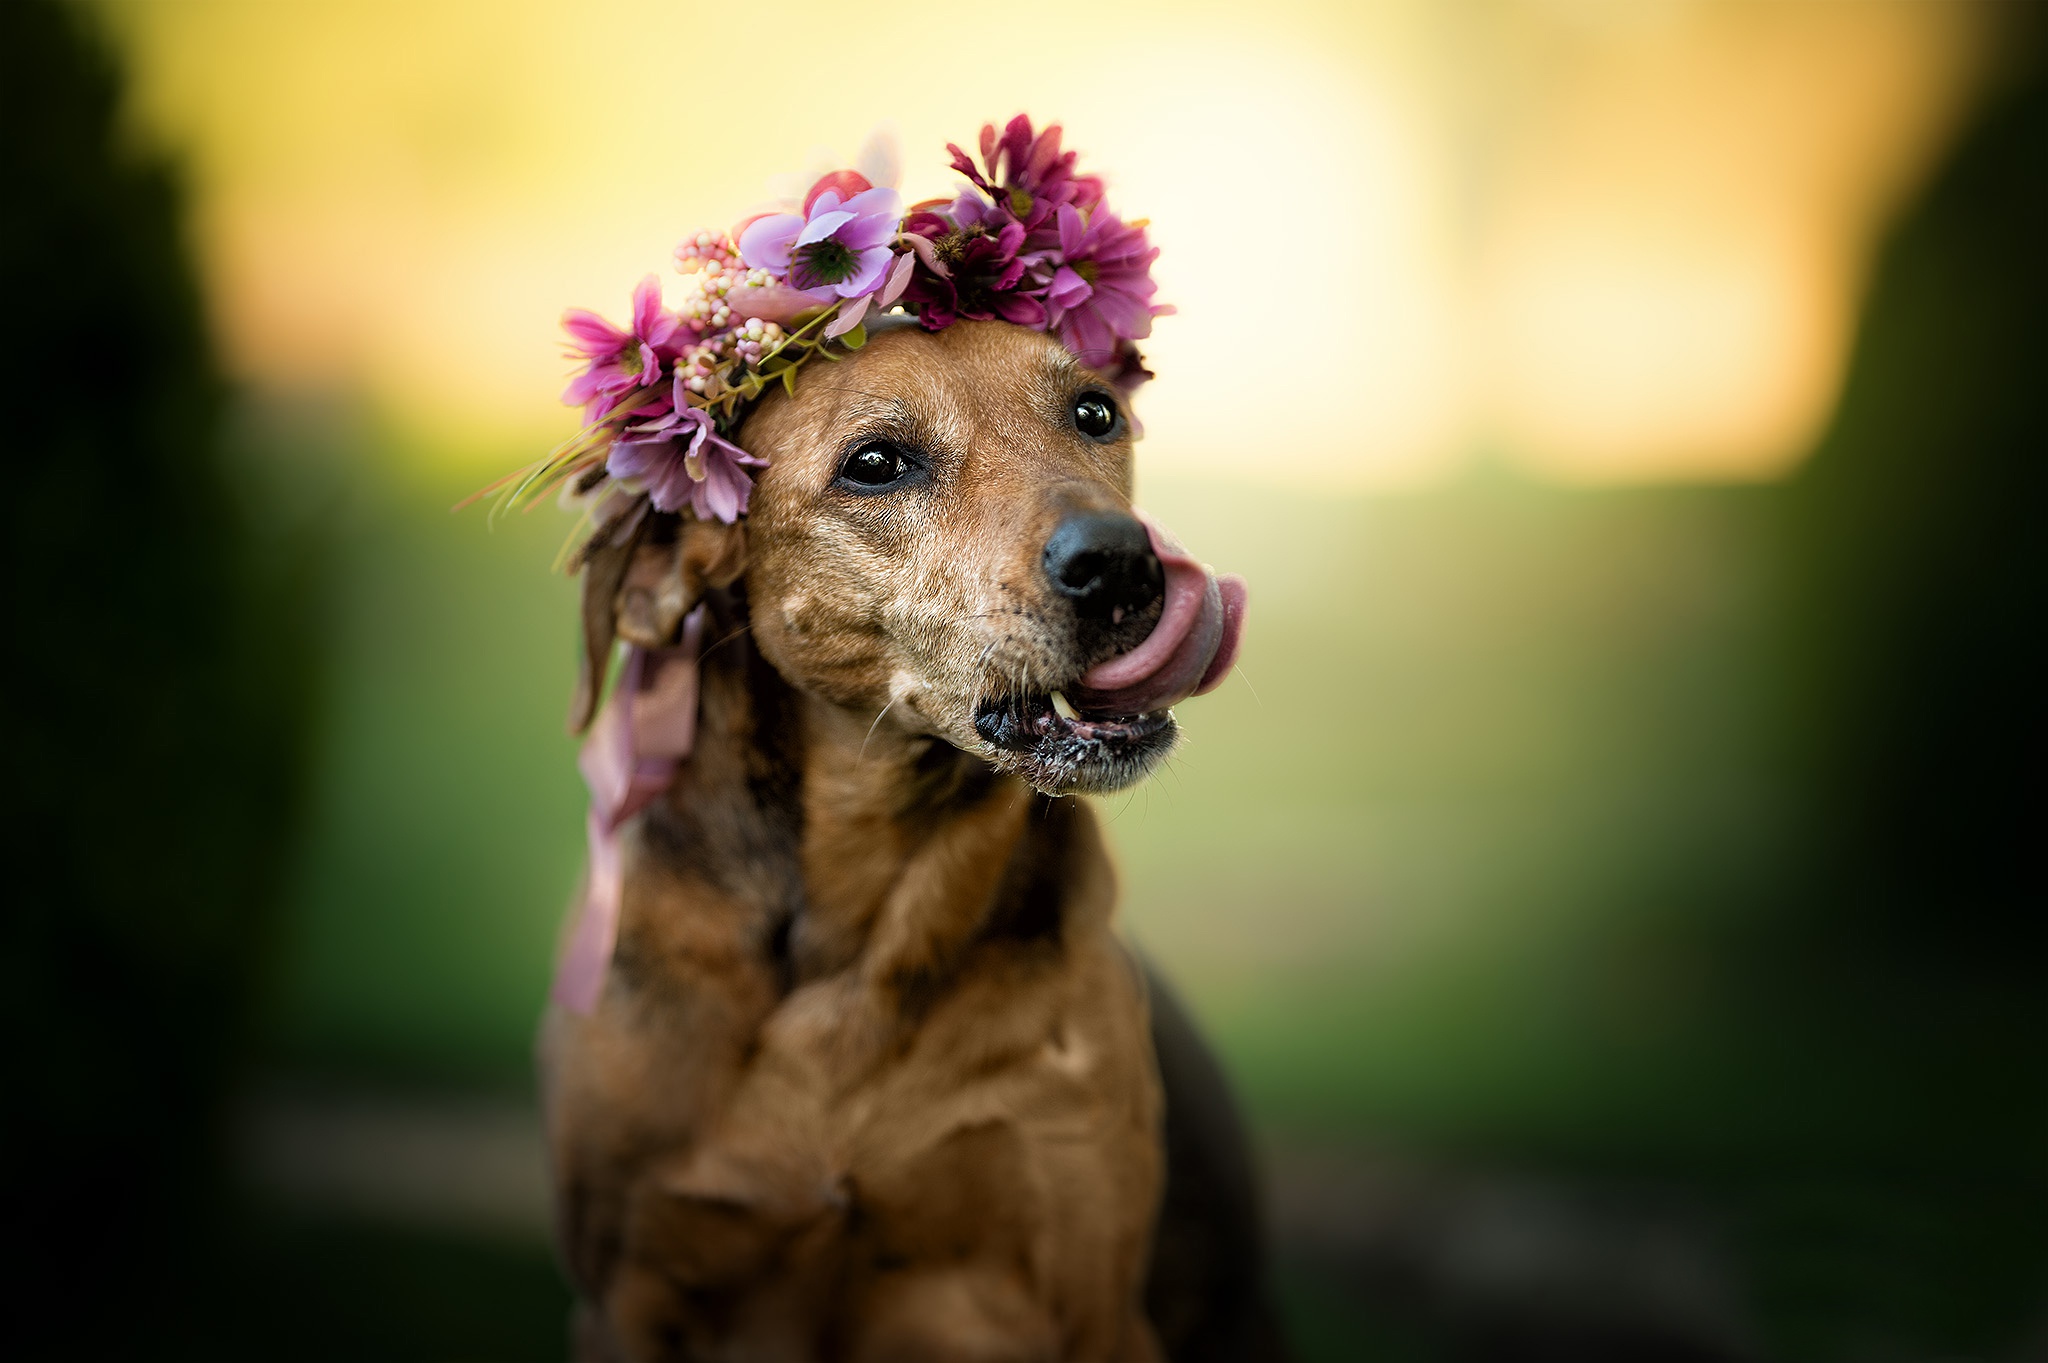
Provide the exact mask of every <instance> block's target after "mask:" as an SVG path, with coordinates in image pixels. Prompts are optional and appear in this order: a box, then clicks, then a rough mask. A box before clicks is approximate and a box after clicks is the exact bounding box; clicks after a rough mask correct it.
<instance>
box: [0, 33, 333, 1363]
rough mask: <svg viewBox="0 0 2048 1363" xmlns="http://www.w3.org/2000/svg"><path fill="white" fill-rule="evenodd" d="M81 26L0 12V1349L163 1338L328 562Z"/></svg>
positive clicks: (287, 780) (70, 1347)
mask: <svg viewBox="0 0 2048 1363" xmlns="http://www.w3.org/2000/svg"><path fill="white" fill-rule="evenodd" d="M83 19H84V16H82V15H81V14H80V12H79V11H78V10H77V9H76V8H75V7H71V6H62V5H58V4H52V3H44V2H42V0H35V2H33V3H25V2H23V0H10V2H9V3H7V4H5V5H0V299H4V301H5V306H6V309H7V313H8V318H7V324H6V325H5V327H4V328H0V411H4V413H5V422H6V431H7V437H6V443H5V451H6V453H5V458H6V460H7V465H8V472H9V487H8V489H7V496H6V498H5V500H4V511H0V516H4V518H5V520H4V524H5V530H4V533H0V545H4V553H5V555H6V574H5V581H6V592H7V599H8V620H7V630H6V645H5V646H6V650H7V652H6V664H5V668H4V676H5V688H6V689H5V697H6V700H5V714H6V715H7V717H8V721H9V726H10V727H9V735H8V745H9V747H10V749H11V752H10V761H9V773H8V780H7V782H6V794H5V801H6V805H5V817H4V825H5V828H6V839H7V841H6V846H7V858H6V866H5V871H4V874H5V876H6V878H7V881H8V884H7V885H6V888H5V892H4V897H5V902H6V905H7V908H6V912H5V928H4V933H5V952H4V961H0V1029H4V1034H5V1035H6V1037H7V1038H8V1042H9V1049H10V1055H9V1060H8V1065H7V1070H8V1077H7V1080H6V1093H7V1108H8V1115H7V1116H6V1118H5V1121H4V1124H0V1125H4V1131H5V1136H4V1140H5V1152H4V1161H5V1167H6V1175H5V1185H4V1194H0V1196H4V1198H5V1204H4V1211H0V1222H4V1224H5V1226H6V1228H7V1234H6V1240H7V1243H8V1247H9V1249H10V1250H12V1251H13V1252H14V1255H15V1257H17V1259H18V1260H19V1263H20V1267H19V1268H18V1269H17V1270H16V1271H15V1272H14V1273H13V1275H12V1279H11V1281H10V1282H9V1284H8V1286H9V1295H10V1299H11V1300H12V1301H14V1302H15V1303H17V1307H16V1309H15V1310H14V1311H13V1312H11V1313H10V1314H11V1316H12V1317H13V1323H12V1324H11V1325H10V1326H9V1335H10V1340H9V1352H10V1354H12V1355H13V1356H15V1357H21V1356H23V1352H22V1351H23V1350H24V1348H25V1350H26V1352H27V1353H28V1354H30V1355H31V1356H41V1355H43V1354H45V1353H50V1354H53V1355H61V1356H65V1357H79V1356H89V1355H91V1354H94V1353H97V1352H102V1351H104V1350H105V1349H107V1348H111V1347H114V1343H115V1341H116V1340H118V1339H119V1338H120V1337H122V1335H123V1334H124V1333H130V1334H134V1335H136V1336H139V1337H141V1338H151V1337H153V1336H155V1335H156V1334H157V1331H156V1330H155V1328H154V1327H155V1326H156V1325H157V1324H158V1323H160V1322H161V1320H162V1316H161V1314H160V1313H161V1312H162V1311H164V1310H166V1309H168V1307H169V1306H170V1304H171V1303H174V1302H177V1301H180V1300H183V1293H184V1291H185V1289H187V1288H188V1287H189V1286H190V1282H189V1277H190V1276H191V1275H193V1274H195V1273H196V1272H197V1271H198V1270H197V1268H196V1265H197V1264H198V1263H199V1262H201V1259H202V1257H203V1249H204V1246H205V1244H206V1242H207V1236H208V1228H209V1226H210V1225H211V1224H212V1217H211V1209H213V1208H214V1207H216V1206H217V1205H218V1203H219V1199H218V1197H217V1196H216V1194H217V1192H218V1187H217V1184H216V1174H217V1171H218V1169H219V1158H218V1157H219V1154H220V1148H221V1143H220V1139H219V1136H220V1132H221V1127H222V1123H221V1113H222V1104H223V1099H224V1095H225V1094H226V1092H227V1087H228V1084H229V1083H230V1080H231V1076H232V1073H233V1069H234V1066H235V1063H236V1060H237V1057H238V1055H239V1048H240V1046H241V1044H242V1037H243V1033H244V1028H245V1023H246V1019H247V1018H248V1015H249V1010H250V1007H251V1001H252V998H253V991H254V988H255V984H256V977H257V971H258V966H259V963H260V961H261V959H262V957H263V954H264V952H265V949H266V935H267V931H268V925H269V922H270V918H271V911H272V908H273V905H274V902H275V899H276V892H277V887H278V884H279V881H280V872H281V870H282V863H283V858H284V856H285V855H286V850H287V845H288V840H289V834H290V832H291V830H292V828H293V825H294V820H295V816H296V812H297V807H298V804H299V791H300V784H301V773H302V769H303V765H304V763H303V753H304V746H305V734H306V715H307V713H308V695H309V685H308V684H309V680H310V676H311V671H310V660H311V657H312V654H311V650H310V649H309V647H308V640H309V639H310V638H311V637H312V636H311V630H310V623H311V622H310V618H309V612H308V600H309V593H308V587H309V584H310V582H311V571H310V570H311V565H312V561H313V559H312V556H311V555H310V553H309V552H308V551H306V550H305V549H304V547H303V545H296V544H295V543H294V542H293V541H292V540H291V539H290V538H289V537H279V536H274V535H269V534H268V533H267V532H265V531H264V530H263V529H262V527H261V525H260V523H259V521H258V518H257V517H256V514H255V511H254V508H253V506H252V504H251V502H250V501H249V500H248V499H247V498H246V497H244V496H243V495H242V493H241V491H240V488H239V485H238V483H237V481H236V480H235V479H233V478H232V477H231V471H230V468H229V466H228V461H227V460H226V458H225V456H224V454H223V444H222V440H221V438H220V435H221V425H222V412H223V403H224V398H225V396H226V393H225V389H224V386H223V383H222V379H221V376H220V373H219V371H218V368H217V366H216V363H215V359H214V355H213V351H212V348H211V346H210V344H209V340H208V336H207V329H206V325H205V318H204V311H203V308H202V304H201V300H200V293H199V286H198V282H197V279H196V276H195V274H194V269H193V264H192V261H191V257H190V252H189V251H188V249H187V246H186V242H185V239H184V235H183V228H182V222H181V203H180V197H179V194H178V192H177V189H176V185H175V182H174V178H173V176H172V175H171V174H170V173H169V172H168V171H167V170H166V168H165V167H164V166H163V165H161V164H159V163H157V162H156V161H154V160H152V159H150V158H149V157H147V156H145V155H141V154H138V153H137V152H136V151H135V150H133V148H132V147H131V145H130V144H129V143H128V142H127V141H126V140H125V139H124V136H123V132H122V129H121V127H120V123H119V116H118V115H119V104H120V81H119V78H118V76H117V73H116V71H115V70H114V67H113V65H112V63H111V62H110V60H109V58H108V56H107V54H106V51H105V49H104V48H103V47H102V46H101V45H100V43H99V42H97V41H96V40H95V38H94V36H93V35H92V34H91V33H90V32H89V31H87V29H86V27H85V26H84V23H83Z"/></svg>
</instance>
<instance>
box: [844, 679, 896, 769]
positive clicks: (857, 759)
mask: <svg viewBox="0 0 2048 1363" xmlns="http://www.w3.org/2000/svg"><path fill="white" fill-rule="evenodd" d="M897 700H898V697H896V696H891V697H889V704H888V705H884V706H883V707H882V708H881V709H879V710H877V711H876V712H875V722H874V723H873V724H870V725H868V731H867V735H866V737H864V738H862V739H861V741H860V752H858V753H857V754H855V756H854V759H853V765H854V767H855V768H856V769H858V768H859V766H860V764H861V762H862V761H863V760H864V759H865V758H866V757H867V755H868V739H871V738H873V737H874V736H875V730H876V729H878V728H880V727H881V724H882V716H883V715H886V714H888V713H889V707H890V706H892V705H894V704H895V703H896V702H897Z"/></svg>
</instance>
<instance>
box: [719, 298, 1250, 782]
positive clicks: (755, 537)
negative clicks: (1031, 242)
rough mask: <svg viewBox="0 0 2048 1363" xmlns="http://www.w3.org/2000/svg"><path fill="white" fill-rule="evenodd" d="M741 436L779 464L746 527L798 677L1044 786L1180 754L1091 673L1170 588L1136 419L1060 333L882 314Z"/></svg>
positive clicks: (765, 480) (1134, 639)
mask: <svg viewBox="0 0 2048 1363" xmlns="http://www.w3.org/2000/svg"><path fill="white" fill-rule="evenodd" d="M740 439H741V443H742V444H743V445H745V446H746V447H747V448H748V449H749V450H750V451H752V452H753V453H755V454H758V455H761V456H763V457H765V458H766V459H767V460H768V468H767V469H766V470H764V471H763V472H761V473H760V474H759V476H758V481H757V483H756V486H755V489H754V493H753V502H752V507H751V510H750V511H749V514H748V516H747V518H746V521H745V530H744V533H745V535H746V539H747V544H746V557H747V568H746V581H747V595H748V601H749V605H750V609H751V612H752V617H753V632H754V636H755V639H756V640H757V642H758V644H759V646H760V648H761V650H762V652H763V654H764V655H765V656H766V657H767V658H768V659H769V660H770V661H771V662H773V663H774V664H775V666H776V667H777V668H778V669H779V670H780V671H781V672H782V674H783V675H784V676H785V677H786V678H787V679H789V681H791V682H792V683H793V684H795V685H796V686H798V687H799V688H801V689H803V690H805V691H808V692H810V693H812V694H814V695H817V696H819V697H822V698H824V699H827V700H830V701H832V702H835V703H837V704H839V705H842V706H846V707H849V708H851V709H854V710H857V711H860V712H863V713H868V714H874V715H877V716H879V717H880V720H879V722H880V723H881V724H884V725H893V726H897V727H899V728H901V729H905V730H908V731H911V732H920V733H927V734H932V735H936V736H938V737H940V738H943V739H945V740H946V741H948V742H950V743H952V744H954V745H955V746H957V747H959V748H961V749H964V750H966V751H969V752H973V753H976V754H978V755H980V756H982V757H984V758H986V759H987V760H988V761H990V762H992V763H993V764H995V765H996V766H997V767H998V768H1000V769H1003V770H1006V771H1010V772H1014V773H1016V774H1017V775H1019V776H1021V777H1023V778H1024V779H1025V780H1027V781H1029V782H1030V783H1031V784H1032V785H1034V786H1036V787H1038V788H1039V789H1041V790H1046V791H1075V790H1085V791H1106V790H1114V789H1117V788H1119V787H1122V786H1125V785H1128V784H1130V783H1132V782H1133V781H1136V780H1137V779H1139V778H1140V777H1141V776H1143V775H1144V774H1145V772H1146V771H1147V770H1149V769H1150V768H1151V766H1152V765H1153V764H1154V763H1156V762H1157V761H1159V759H1160V758H1161V757H1163V756H1164V755H1165V754H1166V752H1167V751H1168V750H1169V749H1170V748H1171V747H1172V745H1173V743H1174V739H1175V736H1176V735H1175V728H1174V721H1173V717H1172V715H1171V713H1170V712H1169V711H1168V710H1167V709H1166V708H1165V706H1164V705H1159V706H1157V707H1156V708H1153V709H1151V710H1149V711H1139V712H1135V713H1117V712H1116V711H1117V698H1116V695H1115V694H1114V693H1108V692H1104V691H1100V690H1098V691H1093V692H1091V691H1090V690H1089V689H1088V687H1087V686H1086V685H1085V684H1084V683H1083V677H1084V675H1085V674H1089V673H1090V670H1091V669H1094V668H1097V667H1098V666H1099V665H1100V664H1103V663H1105V662H1107V661H1110V660H1112V659H1116V658H1119V657H1122V656H1125V655H1128V654H1130V653H1131V651H1132V650H1133V649H1135V648H1137V646H1138V645H1139V644H1141V643H1142V642H1144V641H1145V640H1146V639H1147V637H1148V636H1149V635H1150V634H1151V633H1152V632H1153V629H1154V626H1155V625H1156V624H1158V623H1159V621H1160V619H1161V615H1162V611H1163V610H1164V608H1165V606H1166V603H1167V600H1168V596H1169V594H1168V592H1167V591H1166V586H1167V581H1166V575H1165V573H1164V572H1163V571H1162V567H1161V561H1160V557H1159V555H1158V554H1157V553H1155V542H1153V541H1151V540H1150V539H1148V535H1147V531H1146V527H1145V526H1144V525H1143V524H1141V523H1140V522H1139V521H1138V520H1137V519H1136V518H1135V517H1134V516H1133V515H1132V512H1131V441H1132V432H1131V420H1130V416H1129V413H1128V412H1127V411H1126V410H1125V408H1124V405H1123V401H1122V399H1121V398H1120V397H1119V395H1118V394H1117V390H1116V389H1115V388H1114V387H1113V386H1112V385H1111V384H1109V383H1108V382H1106V381H1105V380H1104V378H1103V377H1102V376H1101V375H1099V374H1097V373H1095V372H1093V371H1091V370H1089V369H1087V368H1085V367H1083V366H1082V365H1081V364H1080V362H1079V361H1078V360H1076V359H1075V358H1074V357H1073V356H1072V355H1070V354H1069V353H1068V352H1067V351H1066V350H1065V349H1064V348H1062V347H1061V346H1060V345H1059V343H1058V342H1057V341H1056V340H1054V339H1053V338H1052V337H1049V336H1047V335H1044V334H1042V333H1038V332H1033V331H1029V330H1026V329H1024V328H1022V327H1017V326H1012V325H1009V324H1006V323H1000V322H983V323H961V324H958V325H955V326H952V327H949V328H947V329H946V330H944V331H942V332H938V333H927V332H923V331H920V330H916V329H913V328H908V327H904V328H898V329H892V330H887V331H884V332H882V333H881V334H879V335H877V336H875V337H873V338H872V339H871V340H870V341H869V342H868V344H867V345H866V346H865V347H864V348H863V349H861V350H860V351H859V352H857V353H855V354H853V355H851V356H849V357H848V358H846V359H845V360H843V361H841V362H840V363H837V364H830V365H826V364H818V365H810V366H806V370H805V373H804V375H803V378H802V381H801V382H800V383H799V384H798V385H797V391H796V393H795V394H794V396H790V395H785V394H780V393H778V394H777V395H776V396H774V397H772V398H770V399H767V400H765V401H763V402H762V404H761V405H760V407H759V409H758V410H757V411H756V412H755V413H754V414H753V415H752V416H751V417H750V418H749V420H748V421H747V424H746V427H745V429H744V431H743V432H742V433H741V437H740ZM1170 557H1171V556H1170V555H1169V558H1170ZM1211 594H1212V597H1213V584H1212V593H1211ZM1162 633H1163V631H1162ZM1152 651H1154V652H1157V651H1158V650H1157V648H1155V649H1154V650H1152ZM1214 652H1215V648H1214V645H1213V644H1211V645H1210V653H1212V654H1213V653H1214ZM1206 662H1207V655H1204V658H1203V659H1202V665H1206ZM1200 670H1201V667H1200V666H1197V668H1196V671H1197V672H1199V671H1200ZM1098 675H1099V674H1098ZM1193 689H1194V688H1193V686H1192V685H1188V686H1187V687H1185V688H1184V689H1183V690H1181V691H1180V694H1183V695H1184V694H1186V693H1187V691H1190V690H1193ZM1069 691H1071V692H1073V693H1074V698H1070V697H1069V696H1068V695H1067V694H1066V693H1067V692H1069ZM1132 694H1135V693H1132ZM1153 694H1155V695H1156V694H1157V693H1156V692H1155V693H1153ZM1090 697H1093V698H1094V700H1095V704H1094V705H1093V706H1092V707H1091V705H1090V703H1089V699H1090ZM1125 700H1126V702H1128V700H1129V696H1128V695H1126V696H1125ZM1169 703H1170V702H1169ZM1125 708H1129V706H1128V703H1127V704H1126V706H1125Z"/></svg>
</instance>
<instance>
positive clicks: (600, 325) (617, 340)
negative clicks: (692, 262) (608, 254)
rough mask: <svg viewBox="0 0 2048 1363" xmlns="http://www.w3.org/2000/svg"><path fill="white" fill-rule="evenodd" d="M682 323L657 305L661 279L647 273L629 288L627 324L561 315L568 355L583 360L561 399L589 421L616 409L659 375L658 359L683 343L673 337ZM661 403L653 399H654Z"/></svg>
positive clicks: (582, 314) (583, 312) (574, 312)
mask: <svg viewBox="0 0 2048 1363" xmlns="http://www.w3.org/2000/svg"><path fill="white" fill-rule="evenodd" d="M681 329H682V323H681V322H680V321H679V320H678V319H677V318H676V316H675V314H674V313H671V312H670V311H668V310H667V309H666V308H664V307H662V305H661V281H660V280H659V279H657V278H656V277H655V276H653V275H649V276H647V278H645V279H643V280H641V281H640V286H639V287H638V288H636V289H634V290H633V324H632V326H631V327H627V328H621V327H615V326H613V325H612V324H611V323H610V322H607V321H605V320H604V318H602V317H600V316H598V315H597V314H596V313H594V312H590V311H588V310H587V309H584V308H570V309H569V310H568V311H567V312H565V313H563V314H562V330H564V331H566V332H568V333H569V347H570V350H571V351H572V353H574V354H577V355H581V356H583V357H584V358H585V359H587V360H588V361H589V363H588V364H587V365H585V366H584V369H583V372H582V373H580V374H578V375H577V376H576V377H575V378H574V379H572V380H571V381H570V383H569V386H568V387H567V388H566V389H564V390H563V391H562V401H564V402H566V403H568V404H570V405H571V406H574V407H582V408H584V409H585V412H586V415H587V416H589V417H591V418H592V419H594V418H595V417H596V416H601V415H603V414H604V412H606V411H609V410H610V409H611V408H612V407H614V406H616V405H617V404H618V403H619V401H620V400H621V399H623V398H624V397H625V396H626V394H627V393H629V392H631V391H632V390H633V389H634V388H645V387H647V386H649V385H650V384H652V383H654V382H655V381H656V380H657V379H659V378H660V377H661V367H662V361H663V360H667V359H672V358H674V356H675V354H676V352H677V351H678V350H679V349H680V348H681V343H683V342H686V341H687V340H688V339H689V338H688V337H687V336H678V335H677V333H678V332H679V331H680V330H681ZM660 400H661V399H659V398H657V399H656V401H657V402H658V401H660Z"/></svg>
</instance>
